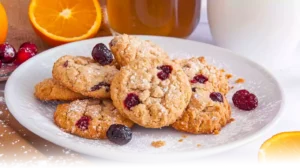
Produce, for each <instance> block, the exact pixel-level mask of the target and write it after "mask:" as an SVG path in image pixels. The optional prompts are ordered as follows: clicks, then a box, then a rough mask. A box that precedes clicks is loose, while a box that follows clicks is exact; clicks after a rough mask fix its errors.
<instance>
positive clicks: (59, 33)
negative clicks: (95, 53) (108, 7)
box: [29, 0, 102, 46]
mask: <svg viewBox="0 0 300 168" xmlns="http://www.w3.org/2000/svg"><path fill="white" fill-rule="evenodd" d="M29 18H30V22H31V24H32V26H33V28H34V29H35V31H36V32H37V34H38V35H40V36H41V38H42V39H43V40H44V41H46V42H47V43H48V44H49V45H52V46H57V45H60V44H64V43H68V42H73V41H78V40H83V39H87V38H91V37H94V36H95V35H96V33H97V32H98V30H99V28H100V25H101V19H102V16H101V8H100V4H99V2H98V0H50V1H45V0H31V2H30V6H29Z"/></svg>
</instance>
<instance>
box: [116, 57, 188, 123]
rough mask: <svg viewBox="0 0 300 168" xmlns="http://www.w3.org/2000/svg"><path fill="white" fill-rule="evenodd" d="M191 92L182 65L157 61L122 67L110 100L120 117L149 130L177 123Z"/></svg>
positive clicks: (141, 60)
mask: <svg viewBox="0 0 300 168" xmlns="http://www.w3.org/2000/svg"><path fill="white" fill-rule="evenodd" d="M191 92H192V91H191V86H190V84H189V80H188V78H187V76H186V75H185V73H184V72H183V70H182V69H181V67H180V66H179V65H177V64H175V63H173V62H172V61H170V60H168V59H159V58H155V57H143V58H140V59H138V60H136V61H134V62H131V63H130V64H129V65H127V66H124V67H122V68H121V70H120V72H119V73H118V74H117V75H116V76H115V78H114V79H113V81H112V84H111V98H112V100H113V103H114V105H115V106H116V108H117V109H118V110H119V111H120V113H121V114H122V115H124V116H125V117H127V118H129V119H131V120H132V121H133V122H135V123H137V124H139V125H141V126H143V127H147V128H161V127H164V126H168V125H170V124H172V123H174V122H175V121H176V119H178V117H180V116H181V115H182V113H183V111H184V109H185V108H186V106H187V104H188V103H189V101H190V98H191Z"/></svg>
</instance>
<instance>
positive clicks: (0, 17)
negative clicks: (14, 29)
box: [0, 2, 8, 44]
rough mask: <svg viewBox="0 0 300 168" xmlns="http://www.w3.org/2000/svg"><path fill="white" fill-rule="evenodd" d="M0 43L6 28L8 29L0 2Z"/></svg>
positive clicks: (3, 38)
mask: <svg viewBox="0 0 300 168" xmlns="http://www.w3.org/2000/svg"><path fill="white" fill-rule="evenodd" d="M0 25H1V26H0V44H2V43H4V42H5V39H6V35H7V29H8V21H7V16H6V12H5V9H4V7H3V6H2V4H1V2H0Z"/></svg>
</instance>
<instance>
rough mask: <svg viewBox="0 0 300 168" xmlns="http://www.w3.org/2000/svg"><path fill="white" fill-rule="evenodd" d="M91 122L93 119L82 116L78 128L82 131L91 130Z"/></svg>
mask: <svg viewBox="0 0 300 168" xmlns="http://www.w3.org/2000/svg"><path fill="white" fill-rule="evenodd" d="M90 120H91V117H89V116H82V117H81V118H80V119H79V120H78V121H77V122H76V124H75V125H76V126H77V127H78V128H79V129H81V130H82V131H85V130H87V129H88V128H89V122H90Z"/></svg>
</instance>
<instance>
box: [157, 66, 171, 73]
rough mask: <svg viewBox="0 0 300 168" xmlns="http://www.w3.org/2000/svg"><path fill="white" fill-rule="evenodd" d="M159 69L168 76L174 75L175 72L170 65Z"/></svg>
mask: <svg viewBox="0 0 300 168" xmlns="http://www.w3.org/2000/svg"><path fill="white" fill-rule="evenodd" d="M157 69H160V70H162V71H163V72H164V73H167V74H170V73H172V70H173V68H172V66H170V65H162V66H160V67H157Z"/></svg>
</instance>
